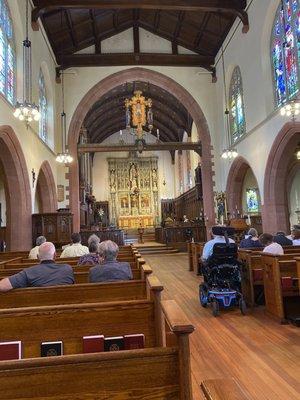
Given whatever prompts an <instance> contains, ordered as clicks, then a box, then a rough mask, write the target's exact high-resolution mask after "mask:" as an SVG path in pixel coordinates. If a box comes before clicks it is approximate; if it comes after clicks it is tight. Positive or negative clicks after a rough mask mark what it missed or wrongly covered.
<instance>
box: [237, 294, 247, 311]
mask: <svg viewBox="0 0 300 400" xmlns="http://www.w3.org/2000/svg"><path fill="white" fill-rule="evenodd" d="M239 308H240V310H241V314H242V315H246V312H247V306H246V302H245V300H244V299H243V298H241V299H240V301H239Z"/></svg>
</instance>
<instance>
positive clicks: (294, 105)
mask: <svg viewBox="0 0 300 400" xmlns="http://www.w3.org/2000/svg"><path fill="white" fill-rule="evenodd" d="M280 114H281V115H282V116H283V117H285V116H287V117H291V118H292V120H293V121H295V119H296V116H297V115H299V114H300V103H299V102H298V101H296V100H292V101H290V102H289V103H288V104H285V105H284V106H283V107H282V108H281V109H280Z"/></svg>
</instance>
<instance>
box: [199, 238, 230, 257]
mask: <svg viewBox="0 0 300 400" xmlns="http://www.w3.org/2000/svg"><path fill="white" fill-rule="evenodd" d="M229 242H230V243H234V240H233V239H231V238H229ZM215 243H226V240H225V237H224V236H219V235H213V239H212V240H209V241H208V242H206V243H205V245H204V247H203V252H202V260H203V261H206V260H207V259H208V258H209V257H210V256H211V255H212V253H213V248H214V245H215Z"/></svg>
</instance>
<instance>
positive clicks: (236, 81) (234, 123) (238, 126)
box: [229, 67, 246, 143]
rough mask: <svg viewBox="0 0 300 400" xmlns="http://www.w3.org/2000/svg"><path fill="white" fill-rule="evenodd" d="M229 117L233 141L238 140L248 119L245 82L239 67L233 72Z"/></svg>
mask: <svg viewBox="0 0 300 400" xmlns="http://www.w3.org/2000/svg"><path fill="white" fill-rule="evenodd" d="M229 106H230V108H229V118H230V131H231V137H232V142H233V143H234V142H236V141H237V140H238V139H239V138H240V137H241V136H243V134H244V133H245V132H246V121H245V112H244V101H243V83H242V75H241V70H240V68H239V67H235V69H234V70H233V73H232V77H231V81H230V88H229Z"/></svg>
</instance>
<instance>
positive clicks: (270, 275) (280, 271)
mask: <svg viewBox="0 0 300 400" xmlns="http://www.w3.org/2000/svg"><path fill="white" fill-rule="evenodd" d="M283 257H284V256H272V255H267V254H265V255H263V256H262V265H263V269H264V291H265V300H266V312H267V313H268V314H270V315H272V316H273V317H276V318H277V319H279V320H280V322H282V323H284V322H286V310H285V304H284V299H285V298H287V297H291V296H299V304H300V292H299V279H300V271H299V267H297V261H296V260H295V259H290V260H286V259H285V260H284V259H283ZM282 278H289V281H290V282H291V285H289V286H288V287H287V285H286V284H285V279H282Z"/></svg>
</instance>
